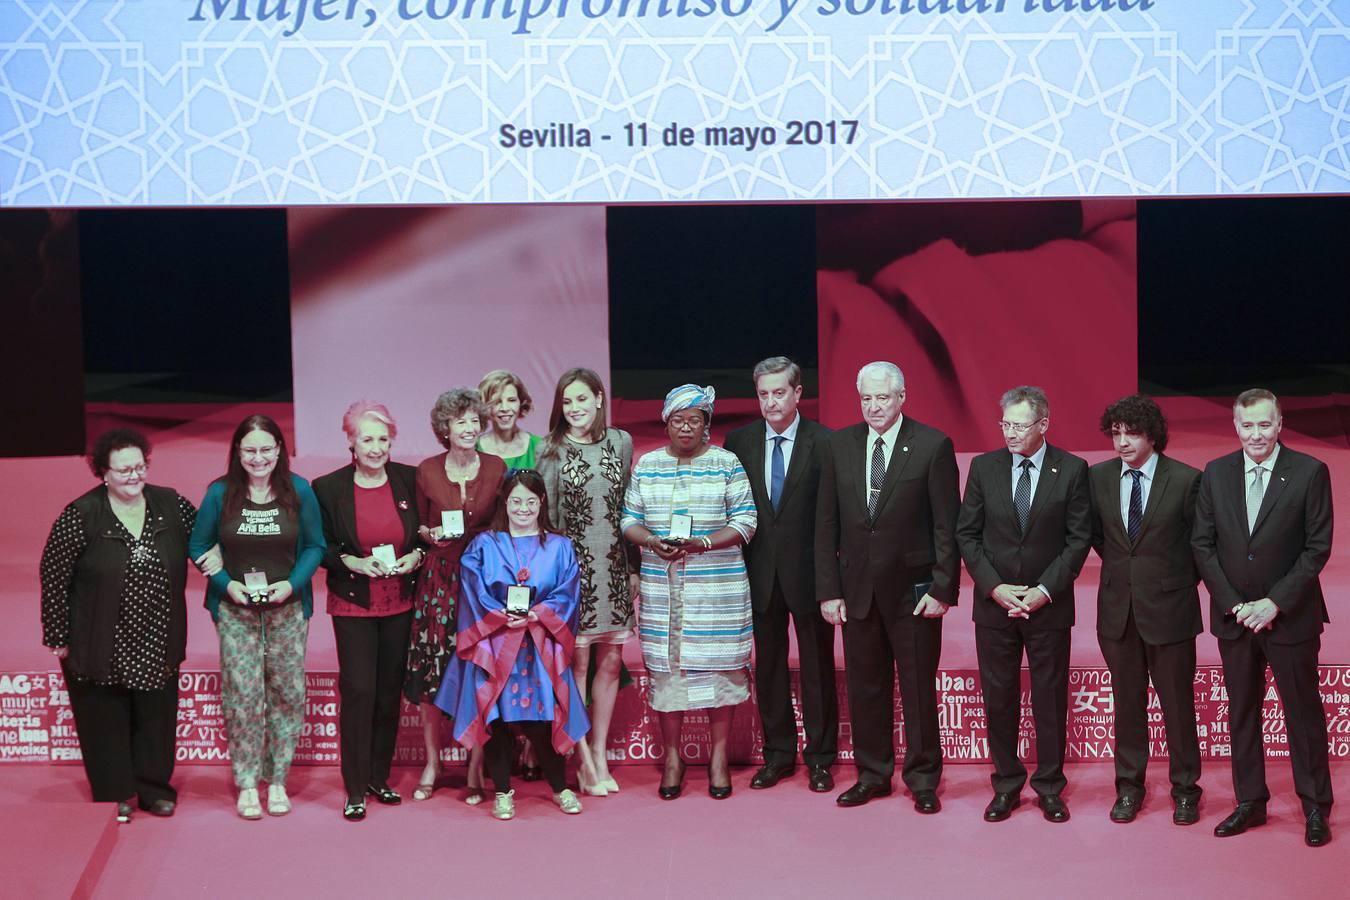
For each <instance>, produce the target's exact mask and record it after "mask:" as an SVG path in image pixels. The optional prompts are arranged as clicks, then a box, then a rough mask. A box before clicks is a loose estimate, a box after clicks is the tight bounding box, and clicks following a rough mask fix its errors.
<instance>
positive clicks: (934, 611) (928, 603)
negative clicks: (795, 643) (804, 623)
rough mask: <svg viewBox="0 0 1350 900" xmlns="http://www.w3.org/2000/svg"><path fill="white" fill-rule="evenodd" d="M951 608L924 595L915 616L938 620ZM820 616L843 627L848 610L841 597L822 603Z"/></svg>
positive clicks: (932, 597)
mask: <svg viewBox="0 0 1350 900" xmlns="http://www.w3.org/2000/svg"><path fill="white" fill-rule="evenodd" d="M950 608H951V606H950V605H949V604H947V603H943V602H942V601H941V600H939V599H937V598H936V597H934V596H933V595H932V594H924V595H923V597H922V598H920V600H919V602H918V603H916V604H914V615H916V616H923V617H924V618H925V619H937V618H941V617H942V616H945V615H946V614H947V610H948V609H950ZM820 615H821V617H822V618H823V619H824V620H825V621H826V622H829V623H830V624H831V625H843V624H844V623H845V622H847V621H848V609H847V608H846V607H845V605H844V600H843V598H841V597H836V598H835V599H833V600H824V601H822V602H821V604H820Z"/></svg>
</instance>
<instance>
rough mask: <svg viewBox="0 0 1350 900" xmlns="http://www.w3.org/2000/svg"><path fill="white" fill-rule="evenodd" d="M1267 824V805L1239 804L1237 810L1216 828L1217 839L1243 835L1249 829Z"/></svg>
mask: <svg viewBox="0 0 1350 900" xmlns="http://www.w3.org/2000/svg"><path fill="white" fill-rule="evenodd" d="M1264 824H1266V805H1265V804H1264V803H1239V804H1238V805H1237V809H1235V810H1233V812H1232V813H1231V814H1230V815H1229V816H1228V818H1226V819H1224V820H1223V821H1222V822H1220V823H1219V824H1218V825H1215V826H1214V836H1215V837H1233V836H1234V835H1238V834H1242V832H1244V831H1246V830H1247V829H1248V828H1255V827H1256V826H1257V825H1264Z"/></svg>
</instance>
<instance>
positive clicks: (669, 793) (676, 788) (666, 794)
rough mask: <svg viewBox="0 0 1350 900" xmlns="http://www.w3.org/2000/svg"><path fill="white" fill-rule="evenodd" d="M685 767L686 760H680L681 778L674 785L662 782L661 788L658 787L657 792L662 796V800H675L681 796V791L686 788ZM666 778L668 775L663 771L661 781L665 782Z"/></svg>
mask: <svg viewBox="0 0 1350 900" xmlns="http://www.w3.org/2000/svg"><path fill="white" fill-rule="evenodd" d="M684 769H685V765H684V760H680V780H679V781H677V782H675V783H674V784H672V785H667V784H662V785H661V786H660V787H659V788H657V789H656V794H657V796H658V797H660V798H661V799H662V800H674V799H675V798H676V797H678V796H680V792H681V791H683V790H684ZM665 780H666V776H665V774H664V772H663V773H662V775H661V781H662V782H664V781H665Z"/></svg>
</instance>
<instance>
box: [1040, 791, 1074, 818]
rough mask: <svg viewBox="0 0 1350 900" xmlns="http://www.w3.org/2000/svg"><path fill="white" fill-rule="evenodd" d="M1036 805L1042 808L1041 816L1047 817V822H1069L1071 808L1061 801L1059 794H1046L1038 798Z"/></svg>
mask: <svg viewBox="0 0 1350 900" xmlns="http://www.w3.org/2000/svg"><path fill="white" fill-rule="evenodd" d="M1036 805H1037V806H1039V807H1040V808H1041V815H1043V816H1045V821H1047V822H1067V821H1069V807H1068V805H1067V804H1066V803H1065V802H1064V801H1063V800H1061V799H1060V797H1059V794H1045V795H1044V796H1042V797H1038V798H1037V799H1036Z"/></svg>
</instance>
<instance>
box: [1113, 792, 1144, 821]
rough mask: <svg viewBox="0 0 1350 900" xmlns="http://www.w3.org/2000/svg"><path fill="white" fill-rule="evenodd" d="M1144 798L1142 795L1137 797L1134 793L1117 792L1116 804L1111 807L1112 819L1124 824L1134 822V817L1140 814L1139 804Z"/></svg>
mask: <svg viewBox="0 0 1350 900" xmlns="http://www.w3.org/2000/svg"><path fill="white" fill-rule="evenodd" d="M1142 800H1143V798H1142V797H1136V796H1135V795H1134V794H1117V795H1116V802H1115V805H1113V806H1112V807H1111V821H1112V822H1119V823H1120V824H1122V825H1124V824H1125V823H1126V822H1133V821H1134V817H1135V816H1137V815H1139V804H1140V803H1141V801H1142Z"/></svg>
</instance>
